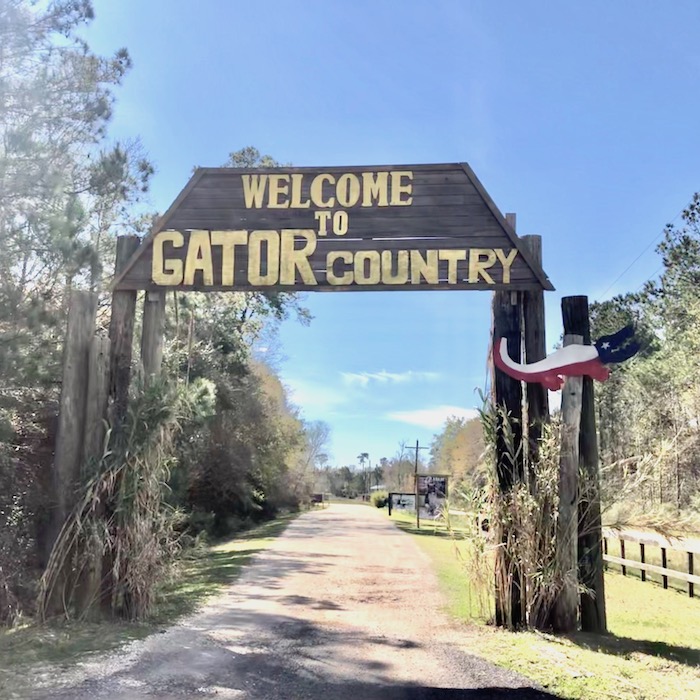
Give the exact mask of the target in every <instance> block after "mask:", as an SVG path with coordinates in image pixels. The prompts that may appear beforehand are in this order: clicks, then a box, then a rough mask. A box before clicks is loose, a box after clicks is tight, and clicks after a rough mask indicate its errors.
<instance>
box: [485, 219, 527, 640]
mask: <svg viewBox="0 0 700 700" xmlns="http://www.w3.org/2000/svg"><path fill="white" fill-rule="evenodd" d="M506 218H507V220H508V223H510V225H511V226H512V227H513V228H515V214H506ZM492 311H493V337H492V345H491V347H492V348H493V347H494V346H495V343H496V341H497V340H499V339H500V338H506V340H507V343H508V353H509V355H510V356H511V357H512V358H513V359H514V360H515V361H516V362H520V361H521V359H522V342H521V327H522V295H521V293H520V292H494V295H493V303H492ZM492 386H493V399H494V403H495V404H496V406H501V407H503V408H504V409H505V410H506V412H507V413H508V414H509V419H508V425H506V424H505V421H502V420H501V419H500V418H499V422H498V425H497V435H496V476H497V479H498V488H499V491H500V493H501V496H502V497H503V498H504V499H507V498H508V496H509V494H510V492H511V491H512V489H513V486H514V485H515V484H517V483H519V482H522V481H523V454H522V450H519V451H518V454H517V455H512V454H511V453H510V451H509V449H508V439H507V433H508V432H509V431H512V435H513V445H515V447H516V449H517V448H518V447H520V445H521V444H522V436H523V432H522V398H523V394H522V385H521V383H520V382H519V381H518V380H516V379H512V378H511V377H509V376H508V375H506V374H505V373H503V372H500V371H499V370H497V369H495V368H494V375H493V383H492ZM501 529H502V532H501V537H500V539H501V542H502V545H503V546H502V547H499V548H498V549H497V554H496V624H497V625H501V626H503V627H508V628H510V629H517V628H519V627H521V626H522V625H523V623H524V622H525V610H524V608H523V605H522V593H523V582H522V576H521V572H520V570H519V568H518V567H517V565H516V563H515V562H514V561H513V558H512V548H513V546H514V545H515V534H516V533H514V532H512V531H511V530H510V529H509V528H508V527H504V528H501Z"/></svg>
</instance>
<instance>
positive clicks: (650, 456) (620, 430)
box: [591, 194, 700, 517]
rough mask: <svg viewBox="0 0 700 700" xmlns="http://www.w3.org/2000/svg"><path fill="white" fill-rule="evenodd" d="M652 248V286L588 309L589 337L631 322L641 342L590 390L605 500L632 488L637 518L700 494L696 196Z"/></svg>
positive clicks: (699, 223) (699, 218)
mask: <svg viewBox="0 0 700 700" xmlns="http://www.w3.org/2000/svg"><path fill="white" fill-rule="evenodd" d="M657 251H658V252H659V253H660V255H661V257H662V260H663V272H662V274H661V277H660V279H659V280H658V281H656V282H650V283H647V284H646V285H645V287H644V289H643V290H642V291H641V292H638V293H635V294H627V295H623V296H619V297H615V298H614V299H612V300H610V301H606V302H603V303H600V304H594V305H593V306H592V308H591V323H592V335H593V336H594V337H596V336H599V335H603V334H606V333H609V332H611V331H614V330H617V329H619V328H620V327H621V326H623V325H625V324H626V323H629V322H634V323H635V325H636V336H637V337H638V338H639V339H640V340H641V342H642V344H643V347H642V351H641V352H640V353H639V355H638V356H637V357H636V358H634V359H632V360H631V361H629V362H626V363H623V364H622V365H620V366H616V367H615V368H614V370H613V374H612V377H611V379H610V380H609V381H608V382H606V383H604V384H602V385H600V386H598V387H596V408H597V412H598V428H599V439H600V452H601V457H602V462H603V464H604V465H605V471H604V475H605V479H604V482H603V494H604V497H605V496H607V494H613V493H616V492H619V490H620V489H621V488H623V487H625V485H627V484H630V485H631V484H634V485H635V488H634V489H633V490H631V491H630V493H629V494H628V495H629V498H630V505H631V506H634V507H633V509H632V510H634V511H636V513H637V515H638V516H641V515H642V514H648V513H649V512H650V511H653V510H657V511H659V513H661V511H663V509H664V508H665V507H666V506H669V507H672V508H674V509H675V510H676V511H678V510H679V509H684V508H685V509H687V508H688V507H689V506H690V504H691V502H692V501H693V499H694V498H695V496H696V495H697V493H698V488H697V484H698V477H700V461H699V460H698V458H697V455H698V454H700V452H699V450H700V424H699V423H698V415H700V383H699V381H698V357H700V337H699V336H698V333H697V328H698V327H699V325H700V292H699V291H698V289H699V287H698V284H697V283H698V280H700V195H698V194H696V195H694V196H693V199H692V201H691V202H690V204H689V205H688V207H687V208H686V210H685V211H684V212H683V221H682V223H681V225H680V226H673V225H669V226H667V227H666V230H665V233H664V238H663V241H662V242H661V244H660V245H659V247H658V249H657ZM630 516H631V517H634V516H633V515H632V513H631V512H630Z"/></svg>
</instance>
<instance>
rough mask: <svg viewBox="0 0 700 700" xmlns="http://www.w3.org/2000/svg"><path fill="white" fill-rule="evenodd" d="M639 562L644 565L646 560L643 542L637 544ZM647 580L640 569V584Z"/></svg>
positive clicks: (645, 574) (644, 572) (645, 573)
mask: <svg viewBox="0 0 700 700" xmlns="http://www.w3.org/2000/svg"><path fill="white" fill-rule="evenodd" d="M639 561H641V562H642V564H644V563H645V562H646V559H645V558H644V542H640V543H639ZM646 580H647V572H646V571H644V569H642V582H644V581H646Z"/></svg>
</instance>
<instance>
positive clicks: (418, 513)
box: [408, 440, 428, 530]
mask: <svg viewBox="0 0 700 700" xmlns="http://www.w3.org/2000/svg"><path fill="white" fill-rule="evenodd" d="M408 449H409V450H415V451H416V463H415V467H414V469H413V479H414V484H413V486H414V491H415V499H416V529H417V530H420V504H419V503H418V450H427V449H428V448H427V447H421V446H420V445H419V442H418V440H416V446H415V447H409V448H408Z"/></svg>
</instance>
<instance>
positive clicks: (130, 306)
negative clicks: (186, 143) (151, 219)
mask: <svg viewBox="0 0 700 700" xmlns="http://www.w3.org/2000/svg"><path fill="white" fill-rule="evenodd" d="M139 244H140V240H139V238H138V236H119V237H118V238H117V259H116V262H115V266H114V271H115V275H118V274H119V272H121V270H123V269H124V267H125V266H126V264H127V262H128V261H129V259H130V258H131V256H132V255H133V254H134V253H135V252H136V249H137V248H138V247H139ZM135 315H136V291H133V290H116V291H114V292H113V293H112V317H111V319H110V322H109V340H110V355H109V408H108V415H109V424H110V427H111V429H112V438H111V449H112V450H120V449H122V447H123V441H124V436H125V431H124V428H125V423H126V416H127V409H128V403H129V383H130V381H131V354H132V346H133V339H134V317H135ZM102 505H103V508H104V518H105V521H106V522H110V520H111V519H112V515H113V504H111V503H105V504H102ZM113 562H114V552H112V551H107V552H105V556H104V558H103V560H102V576H101V581H102V591H101V603H102V610H103V612H104V613H106V614H111V613H112V612H113V610H112V600H113V597H114V591H115V586H116V582H115V580H114V576H113V566H112V565H113Z"/></svg>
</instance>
